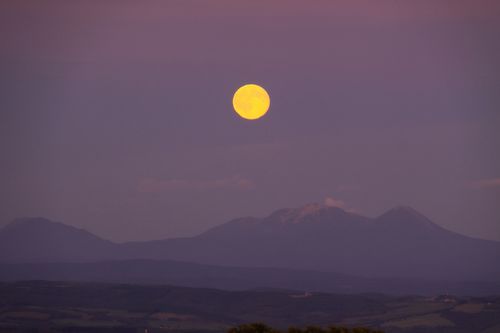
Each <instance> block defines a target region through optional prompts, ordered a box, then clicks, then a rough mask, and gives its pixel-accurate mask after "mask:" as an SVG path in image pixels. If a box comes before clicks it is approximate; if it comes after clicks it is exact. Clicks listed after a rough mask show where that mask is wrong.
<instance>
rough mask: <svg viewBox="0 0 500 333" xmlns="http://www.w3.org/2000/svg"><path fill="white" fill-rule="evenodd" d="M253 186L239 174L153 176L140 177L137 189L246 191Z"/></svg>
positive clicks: (158, 191)
mask: <svg viewBox="0 0 500 333" xmlns="http://www.w3.org/2000/svg"><path fill="white" fill-rule="evenodd" d="M253 188H255V184H254V183H253V182H252V181H251V180H249V179H247V178H244V177H240V176H233V177H227V178H220V179H211V180H195V179H169V180H160V179H154V178H145V179H141V180H140V181H139V184H138V191H139V192H142V193H160V192H168V191H204V190H214V189H230V190H239V191H248V190H251V189H253Z"/></svg>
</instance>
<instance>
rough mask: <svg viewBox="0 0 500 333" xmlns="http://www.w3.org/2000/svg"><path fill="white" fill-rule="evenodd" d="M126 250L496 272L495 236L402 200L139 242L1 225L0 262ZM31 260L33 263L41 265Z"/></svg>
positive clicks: (225, 259) (251, 264)
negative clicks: (380, 207)
mask: <svg viewBox="0 0 500 333" xmlns="http://www.w3.org/2000/svg"><path fill="white" fill-rule="evenodd" d="M125 260H127V261H129V262H132V263H134V262H135V263H138V262H142V265H144V262H145V261H149V265H154V263H155V262H161V263H162V264H161V265H163V266H165V265H169V264H168V263H169V262H170V265H172V261H176V262H178V261H182V262H189V263H191V265H198V266H199V267H205V272H206V269H207V267H219V268H220V267H221V266H230V267H240V268H244V267H246V269H250V268H255V269H256V268H258V267H260V269H264V268H266V269H278V270H281V271H280V272H281V273H280V274H282V275H283V276H285V275H287V274H291V273H290V272H288V273H287V271H286V270H295V271H301V272H306V271H307V272H310V273H308V274H306V273H303V274H304V276H316V277H317V276H318V274H327V275H326V277H325V275H323V277H324V278H323V280H325V281H326V280H330V281H338V279H339V278H341V277H344V278H345V277H353V276H356V277H357V278H359V279H364V280H363V281H364V282H363V283H361V284H366V283H367V281H371V282H370V283H372V286H373V285H376V284H377V283H374V282H373V281H381V280H384V281H389V280H392V281H394V280H397V281H415V280H426V281H429V282H430V281H441V282H442V281H447V282H448V283H452V282H453V283H458V282H463V281H489V282H490V283H494V284H496V283H498V282H500V265H499V262H500V242H495V241H488V240H481V239H475V238H471V237H467V236H464V235H461V234H457V233H455V232H452V231H449V230H446V229H444V228H442V227H440V226H438V225H437V224H435V223H433V222H432V221H430V220H429V219H428V218H426V217H425V216H423V215H422V214H420V213H418V212H417V211H415V210H414V209H412V208H409V207H396V208H393V209H391V210H389V211H387V212H386V213H384V214H382V215H381V216H379V217H376V218H368V217H364V216H361V215H358V214H355V213H352V212H347V211H344V210H342V209H340V208H336V207H328V206H325V205H320V204H309V205H305V206H303V207H299V208H292V209H281V210H278V211H276V212H274V213H272V214H271V215H269V216H267V217H264V218H255V217H245V218H238V219H235V220H232V221H230V222H227V223H225V224H222V225H220V226H217V227H215V228H212V229H210V230H208V231H206V232H204V233H202V234H200V235H198V236H195V237H186V238H173V239H165V240H156V241H146V242H125V243H114V242H111V241H108V240H104V239H102V238H99V237H97V236H95V235H93V234H91V233H89V232H87V231H85V230H82V229H77V228H74V227H71V226H68V225H65V224H62V223H58V222H52V221H49V220H47V219H43V218H24V219H18V220H15V221H13V222H12V223H10V224H8V225H7V226H5V227H4V228H2V229H0V262H1V263H2V265H1V266H0V269H2V270H4V271H5V270H6V269H7V267H9V270H11V269H14V268H13V267H14V266H15V267H17V268H16V269H19V267H21V266H20V264H24V265H36V264H42V263H52V265H53V266H52V267H55V266H54V265H56V264H57V265H62V264H63V263H65V264H66V265H67V264H68V263H74V265H76V264H78V263H79V264H80V265H84V264H85V263H86V264H87V265H89V264H90V263H92V262H98V261H111V262H114V265H115V266H116V265H117V263H116V262H117V261H125ZM8 265H10V266H8ZM16 265H17V266H16ZM93 265H96V264H95V263H94V264H93ZM161 265H160V266H161ZM24 267H25V269H26V267H27V266H24ZM33 267H35V266H31V269H32V271H38V272H40V269H38V270H37V269H35V268H33ZM45 267H48V266H47V265H46V266H45ZM59 267H61V266H59ZM79 267H80V269H81V267H84V266H79ZM89 267H90V266H89ZM199 267H198V268H199ZM93 269H95V267H94V268H93ZM190 269H191V272H193V271H196V269H194V268H193V267H191V268H190ZM193 269H194V270H193ZM42 271H43V270H42ZM216 271H217V272H220V269H219V270H216ZM312 272H315V273H314V274H313V273H312ZM261 273H262V271H261ZM268 273H269V274H271V273H270V272H268ZM193 274H194V273H193ZM245 274H247V275H248V274H250V275H251V273H250V272H249V271H247V272H246V273H245ZM273 274H276V272H275V273H273ZM315 274H316V275H315ZM328 274H330V275H328ZM1 275H2V274H1V272H0V278H1ZM181 275H182V274H181ZM299 275H300V274H299ZM218 276H219V275H218ZM226 277H227V275H226ZM334 277H335V278H336V279H337V280H335V278H334ZM150 280H154V278H152V279H150ZM181 280H182V279H181ZM257 280H259V279H257ZM278 280H279V279H278ZM310 280H311V281H312V280H314V279H310ZM348 280H350V281H355V279H354V278H350V279H348ZM359 281H361V280H359ZM373 283H374V284H373ZM436 283H437V282H436ZM275 284H277V283H275ZM247 285H248V286H252V284H247ZM264 285H265V283H263V284H261V285H260V286H264ZM253 286H256V285H255V284H254V285H253ZM293 286H294V285H293V284H292V285H290V286H289V287H293ZM330 289H332V288H330ZM330 289H329V291H337V290H330ZM355 289H357V288H355ZM365 289H366V288H365ZM368 289H370V288H368ZM372 289H373V288H372ZM372 289H370V290H372ZM375 289H376V288H375ZM403 289H404V288H403Z"/></svg>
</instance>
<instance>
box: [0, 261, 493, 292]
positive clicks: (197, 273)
mask: <svg viewBox="0 0 500 333" xmlns="http://www.w3.org/2000/svg"><path fill="white" fill-rule="evenodd" d="M23 280H24V281H26V280H46V281H47V280H48V281H92V282H106V283H108V282H117V283H132V284H157V285H175V286H184V287H202V288H217V289H224V290H267V289H280V290H294V291H307V292H331V293H338V294H359V293H383V294H388V295H415V294H417V295H429V296H430V295H439V294H452V295H464V296H468V295H474V296H489V295H497V294H499V293H500V281H499V282H484V281H483V282H481V281H468V282H460V281H456V282H451V281H429V280H418V279H396V278H390V279H389V278H384V279H380V278H379V279H375V278H361V277H356V276H349V275H345V274H339V273H333V272H317V271H310V270H294V269H285V268H258V267H224V266H212V265H202V264H194V263H187V262H180V261H170V260H144V259H137V260H119V261H100V262H87V263H82V262H80V263H0V281H23Z"/></svg>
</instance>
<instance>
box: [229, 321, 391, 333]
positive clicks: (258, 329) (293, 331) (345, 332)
mask: <svg viewBox="0 0 500 333" xmlns="http://www.w3.org/2000/svg"><path fill="white" fill-rule="evenodd" d="M227 333H384V332H383V331H380V330H373V329H370V328H366V327H354V328H347V327H337V326H330V327H328V328H322V327H318V326H307V327H305V328H297V327H290V328H288V330H278V329H275V328H272V327H270V326H267V325H266V324H262V323H252V324H243V325H239V326H236V327H233V328H230V329H229V330H228V331H227Z"/></svg>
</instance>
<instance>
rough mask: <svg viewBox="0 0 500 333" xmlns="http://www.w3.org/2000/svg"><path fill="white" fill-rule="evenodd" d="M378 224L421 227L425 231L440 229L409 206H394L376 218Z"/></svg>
mask: <svg viewBox="0 0 500 333" xmlns="http://www.w3.org/2000/svg"><path fill="white" fill-rule="evenodd" d="M377 221H378V222H379V223H382V224H385V225H392V226H405V227H407V226H414V227H423V228H425V229H427V230H438V229H442V228H441V227H439V226H438V225H437V224H435V223H434V222H432V221H431V220H429V219H428V218H427V217H426V216H425V215H423V214H421V213H420V212H418V211H417V210H416V209H414V208H412V207H410V206H396V207H394V208H391V209H389V210H388V211H387V212H385V213H384V214H382V215H380V216H379V217H377Z"/></svg>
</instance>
